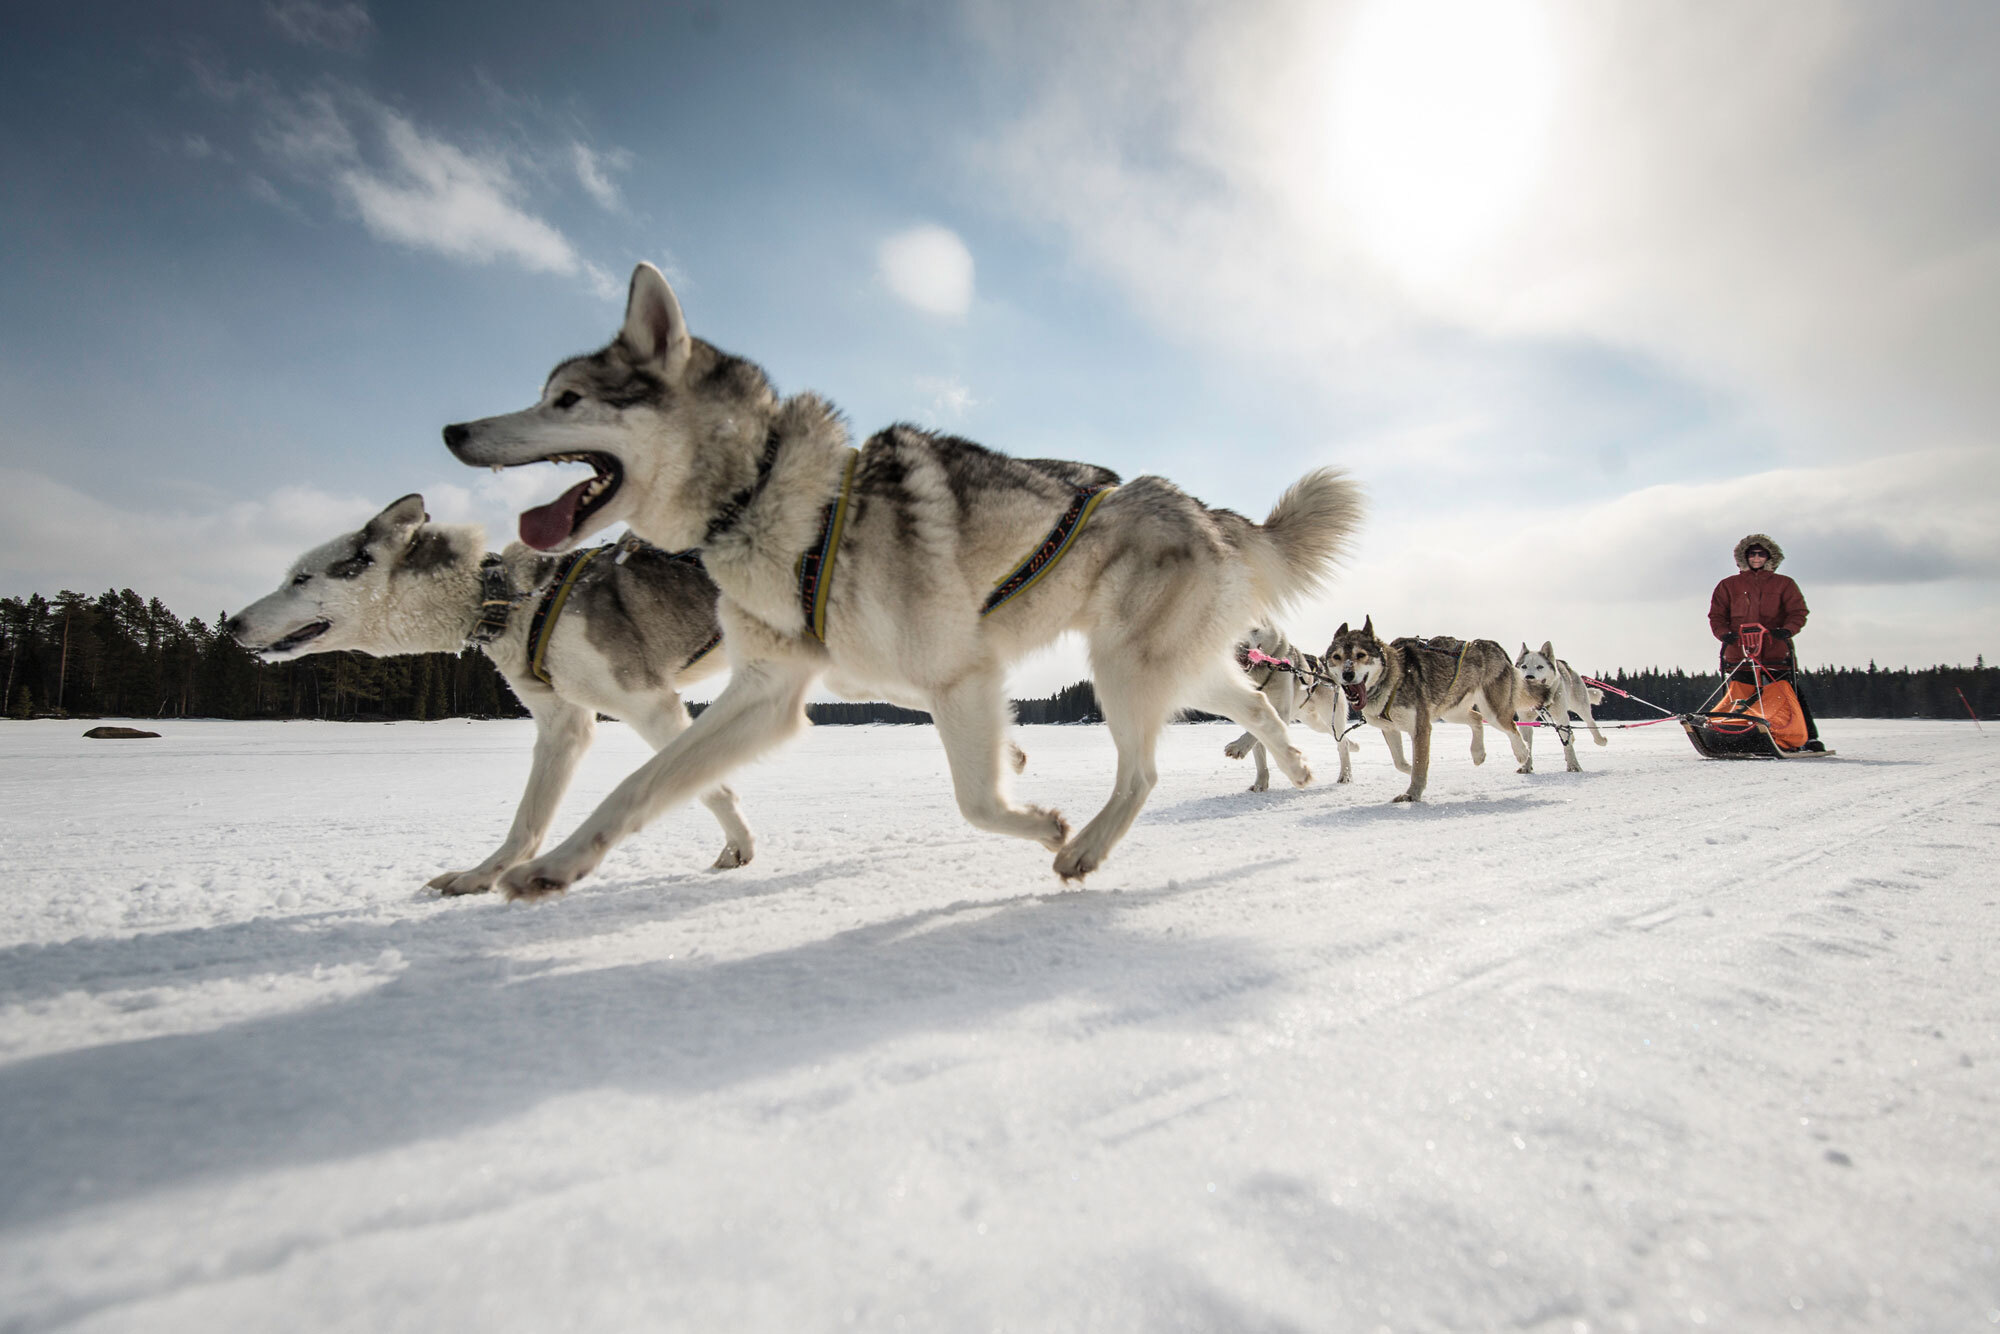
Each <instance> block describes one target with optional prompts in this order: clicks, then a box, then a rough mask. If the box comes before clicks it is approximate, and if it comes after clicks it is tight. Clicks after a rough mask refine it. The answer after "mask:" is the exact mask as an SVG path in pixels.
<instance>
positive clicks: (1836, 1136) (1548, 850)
mask: <svg viewBox="0 0 2000 1334" xmlns="http://www.w3.org/2000/svg"><path fill="white" fill-rule="evenodd" d="M84 726H86V724H77V723H0V873H4V881H5V883H6V885H7V894H6V902H7V904H8V911H7V913H6V915H5V918H4V920H0V1328H3V1329H6V1330H43V1329H52V1328H74V1329H89V1330H120V1331H126V1330H231V1331H234V1330H253V1329H258V1330H354V1331H368V1332H369V1334H380V1332H381V1331H391V1330H412V1331H418V1330H421V1331H440V1330H481V1331H492V1330H500V1331H506V1330H536V1331H547V1330H567V1329H583V1330H612V1329H630V1330H665V1329H673V1330H701V1331H721V1330H783V1331H799V1330H820V1329H838V1328H846V1327H854V1328H860V1329H871V1330H893V1329H911V1330H915V1329H934V1330H953V1331H957V1330H995V1329H1006V1330H1080V1329H1107V1330H1218V1331H1224V1330H1226V1331H1279V1330H1374V1329H1377V1328H1386V1329H1391V1330H1398V1331H1402V1330H1479V1329H1524V1330H1550V1331H1563V1332H1565V1334H1567V1332H1569V1331H1576V1330H1592V1331H1596V1330H1621V1329H1633V1330H1648V1331H1650V1330H1665V1329H1680V1328H1688V1327H1696V1326H1703V1325H1706V1326H1707V1327H1709V1328H1712V1329H1720V1330H1764V1329H1796V1330H1811V1331H1826V1330H1843V1329H1869V1330H1883V1331H1930V1330H1968V1329H1974V1328H1992V1327H1994V1326H1995V1325H2000V1258H1996V1254H1995V1247H1996V1244H2000V985H1996V980H1995V978H1996V973H1995V960H1996V958H2000V950H1996V944H2000V876H1996V874H1995V862H1996V860H2000V837H1996V834H2000V802H1996V800H1995V796H1996V785H2000V736H1996V735H1982V734H1980V733H1978V732H1975V731H1974V730H1973V729H1972V727H1971V726H1970V725H1969V724H1949V723H1928V722H1879V721H1877V722H1855V721H1838V720H1836V721H1830V722H1828V723H1827V725H1826V732H1827V736H1828V740H1829V742H1830V743H1831V744H1832V745H1833V746H1835V747H1836V748H1837V749H1838V750H1839V751H1840V756H1839V758H1837V759H1831V760H1824V761H1812V762H1797V763H1785V764H1780V763H1733V764H1729V763H1716V762H1704V761H1701V760H1699V759H1698V758H1697V757H1696V756H1695V754H1694V753H1693V751H1692V750H1691V748H1690V747H1689V746H1688V744H1687V742H1686V740H1685V739H1684V738H1683V737H1682V736H1681V735H1680V734H1679V732H1678V730H1677V729H1672V728H1670V727H1659V728H1649V729H1644V730H1639V731H1627V732H1621V733H1614V734H1612V744H1611V745H1610V747H1608V748H1607V749H1603V750H1599V749H1597V748H1596V747H1593V746H1590V745H1588V744H1585V745H1583V746H1582V747H1581V748H1580V749H1581V751H1582V757H1583V762H1584V764H1585V765H1586V766H1587V768H1588V772H1585V773H1583V774H1580V775H1571V774H1566V773H1564V772H1563V771H1562V764H1561V757H1560V754H1559V753H1557V752H1556V751H1555V748H1554V747H1553V746H1552V745H1550V744H1549V741H1550V739H1549V738H1546V737H1545V738H1543V742H1542V744H1541V745H1540V746H1539V747H1538V748H1537V749H1538V751H1539V756H1538V758H1539V759H1540V760H1541V762H1542V767H1543V769H1544V772H1541V773H1538V774H1535V775H1532V776H1521V775H1517V774H1515V773H1514V772H1513V766H1512V765H1511V763H1509V762H1507V760H1506V749H1505V747H1504V746H1498V745H1496V746H1495V747H1494V756H1493V758H1492V759H1491V760H1489V761H1488V763H1487V764H1486V765H1485V767H1483V768H1481V769H1474V768H1473V767H1472V765H1471V764H1470V762H1469V761H1468V759H1467V758H1466V755H1465V746H1464V739H1465V733H1464V732H1463V730H1462V729H1456V728H1446V729H1442V730H1441V732H1440V736H1439V740H1438V745H1437V759H1436V763H1435V765H1434V769H1433V775H1432V780H1431V789H1430V799H1429V800H1428V801H1427V802H1426V803H1425V804H1424V805H1422V806H1421V807H1418V808H1415V809H1410V808H1404V807H1392V806H1391V805H1390V804H1389V798H1390V796H1391V795H1392V794H1393V793H1394V792H1396V791H1398V790H1400V785H1401V781H1402V780H1401V779H1400V778H1399V776H1398V775H1396V774H1395V773H1394V772H1393V771H1392V770H1391V769H1390V768H1389V765H1388V761H1387V757H1386V753H1385V751H1384V750H1383V747H1382V745H1381V743H1380V742H1379V741H1378V740H1376V739H1374V738H1373V736H1372V734H1370V735H1369V736H1368V737H1367V738H1366V739H1365V740H1364V747H1363V751H1362V754H1361V755H1360V757H1359V765H1358V769H1357V775H1356V777H1357V781H1356V782H1355V783H1354V784H1353V785H1352V786H1351V787H1339V786H1335V785H1334V784H1333V783H1332V782H1331V781H1330V780H1331V779H1332V777H1333V773H1334V770H1335V768H1336V766H1335V763H1334V757H1333V754H1332V751H1331V746H1330V745H1329V744H1328V743H1327V742H1326V739H1325V738H1323V737H1317V736H1307V737H1305V738H1304V740H1303V741H1302V744H1303V745H1305V746H1306V748H1307V750H1308V753H1309V754H1310V755H1311V756H1312V757H1313V758H1314V761H1315V764H1316V766H1317V768H1318V769H1319V770H1320V771H1321V773H1322V774H1323V775H1324V778H1325V780H1326V781H1324V782H1323V783H1322V784H1316V785H1314V786H1313V787H1311V788H1308V789H1305V790H1303V791H1291V790H1286V791H1274V792H1271V793H1269V794H1263V795H1253V794H1251V793H1248V792H1246V791H1244V790H1243V789H1244V787H1245V786H1246V784H1247V782H1248V779H1249V770H1248V765H1247V764H1245V763H1234V762H1231V761H1228V760H1225V759H1223V758H1222V756H1221V748H1222V744H1223V742H1224V741H1225V740H1226V739H1227V738H1228V737H1229V736H1230V735H1231V734H1232V730H1231V729H1225V728H1223V727H1220V726H1183V727H1176V728H1174V729H1172V730H1171V731H1170V733H1169V735H1168V737H1167V740H1166V743H1165V745H1164V746H1163V750H1162V757H1161V772H1162V781H1161V784H1160V787H1159V789H1158V791H1157V792H1156V793H1155V794H1154V797H1153V801H1152V803H1151V805H1150V806H1149V807H1148V809H1147V810H1146V812H1145V813H1144V814H1143V815H1142V816H1141V817H1140V820H1139V823H1138V824H1137V825H1136V826H1135V828H1134V829H1133V831H1132V834H1131V836H1130V837H1129V838H1128V839H1127V840H1126V841H1125V843H1124V844H1123V845H1121V846H1120V847H1119V848H1118V850H1117V851H1116V853H1115V854H1114V856H1113V859H1112V861H1111V862H1110V864H1109V865H1108V866H1106V867H1105V868H1104V869H1103V870H1102V871H1101V872H1099V873H1098V874H1097V875H1095V876H1093V877H1092V879H1091V881H1090V883H1089V885H1088V887H1087V888H1086V889H1083V890H1080V891H1071V892H1064V891H1063V890H1062V889H1061V888H1060V886H1059V885H1058V884H1057V882H1056V881H1055V880H1054V878H1053V877H1052V876H1051V874H1050V873H1049V870H1048V863H1049V857H1048V854H1046V853H1045V852H1043V851H1041V850H1040V849H1039V848H1035V847H1032V846H1029V845H1026V844H1020V843H1013V842H1009V841H1005V840H1002V839H999V838H996V837H993V836H990V835H985V834H979V833H975V832H973V831H972V830H971V829H969V828H968V827H966V826H965V825H964V824H963V823H962V822H961V821H960V820H959V818H958V816H957V814H956V811H955V809H954V807H953V804H952V801H951V796H950V792H949V785H948V781H947V778H946V770H945V766H944V762H943V757H942V755H941V753H940V751H939V750H938V747H937V744H936V741H935V738H934V736H933V735H932V733H931V731H930V730H929V729H928V728H891V727H872V728H840V727H828V728H820V729H816V730H814V731H812V732H811V733H809V734H808V735H806V736H805V737H803V738H801V739H800V740H799V741H797V742H795V743H793V744H792V745H791V746H790V747H789V748H788V749H786V750H785V751H783V752H781V753H780V755H779V756H778V757H777V758H775V759H773V760H770V761H768V762H766V763H763V764H760V765H758V766H756V767H754V768H751V769H749V770H746V771H744V772H743V773H741V774H740V775H739V776H738V779H737V781H736V787H737V789H738V791H739V792H740V793H741V794H742V797H743V805H744V808H745V810H746V812H747V813H748V815H749V817H750V819H751V821H752V823H753V824H754V825H755V827H756V829H757V832H758V835H759V839H760V841H759V846H758V853H757V860H756V861H755V863H754V864H752V865H751V866H749V867H747V868H745V869H742V870H739V871H734V872H711V871H708V870H706V869H704V868H705V867H706V866H707V864H708V862H709V861H710V859H711V858H712V857H713V856H714V854H715V852H716V851H717V850H718V849H719V847H720V846H721V836H720V834H719V833H718V832H717V831H716V829H715V826H714V824H713V822H712V821H711V820H710V819H709V817H708V815H707V814H706V812H704V811H702V810H700V809H699V808H690V809H688V810H684V811H681V812H677V813H675V814H674V815H672V816H670V817H669V818H667V819H666V820H664V821H662V822H661V823H660V824H658V825H657V826H655V827H654V828H653V829H650V830H648V831H647V832H646V833H645V834H643V835H641V836H640V837H638V838H636V839H634V840H632V841H631V842H629V843H627V844H626V845H624V846H623V847H621V848H619V849H618V850H617V851H616V852H615V853H614V854H613V855H612V857H611V858H610V860H609V861H608V862H607V863H606V865H605V867H604V869H603V872H602V873H601V874H599V875H597V876H595V877H593V878H591V879H589V880H588V881H586V882H585V883H584V884H583V885H581V886H580V887H579V888H578V890H577V891H576V892H574V893H572V894H571V895H570V896H569V897H567V898H565V899H560V900H557V901H554V902H550V903H546V904H541V905H537V906H527V905H519V906H512V907H510V906H508V905H506V904H503V903H500V902H496V901H494V900H492V899H491V898H485V899H475V900H459V901H440V900H438V899H435V898H427V897H424V896H423V895H422V894H420V893H419V892H418V887H419V886H421V885H422V884H423V883H424V881H426V880H427V879H429V878H430V877H431V876H432V875H434V874H436V873H437V872H438V871H440V870H442V869H446V868H453V867H465V866H469V865H471V864H472V863H473V862H474V861H475V860H476V859H477V858H479V857H480V856H482V855H484V854H485V853H486V852H488V851H489V850H490V848H491V847H492V845H493V844H495V843H497V842H498V839H499V836H500V834H501V832H502V830H503V829H504V827H505V825H506V822H507V817H508V815H509V813H510V811H511V808H512V804H513V801H514V798H515V796H516V794H517V790H518V786H519V784H520V781H521V779H522V777H523V776H524V775H525V772H526V767H527V751H528V742H529V730H528V727H527V725H526V724H520V723H480V724H472V723H465V722H448V723H433V724H415V723H405V724H396V725H390V726H380V725H377V726H361V725H345V726H343V725H327V724H313V723H285V724H242V723H166V724H160V725H158V730H160V731H161V732H163V733H165V736H164V737H163V738H162V739H160V740H157V741H86V740H83V739H82V738H81V736H80V735H79V734H80V733H81V732H82V730H83V728H84ZM1020 739H1021V742H1022V744H1023V746H1024V747H1025V748H1026V749H1027V751H1028V753H1029V756H1030V761H1029V766H1028V770H1027V773H1026V774H1025V775H1024V776H1023V777H1022V778H1021V779H1020V780H1019V781H1018V787H1019V788H1020V790H1021V791H1022V792H1023V794H1024V795H1027V796H1029V797H1031V798H1032V799H1034V800H1037V801H1041V802H1053V803H1054V804H1057V805H1059V806H1061V807H1062V808H1063V809H1064V810H1065V811H1067V812H1068V813H1069V814H1071V815H1072V816H1073V817H1078V816H1087V815H1088V814H1089V813H1090V812H1091V811H1093V810H1094V809H1095V808H1096V806H1097V805H1098V804H1099V803H1100V801H1101V799H1102V797H1103V795H1104V794H1105V792H1106V791H1107V790H1108V789H1109V785H1110V779H1111V748H1110V743H1109V740H1108V738H1107V737H1106V735H1105V733H1104V731H1103V729H1101V728H1092V727H1081V728H1050V727H1043V728H1024V729H1022V730H1021V734H1020ZM642 753H643V746H642V745H641V743H639V742H638V740H637V739H636V738H635V737H633V736H632V735H631V734H630V733H628V732H626V731H625V729H623V728H621V727H607V728H606V729H605V733H604V737H603V739H602V740H601V741H600V743H599V746H598V748H597V750H596V752H595V753H594V754H593V755H592V757H591V759H590V760H589V761H588V763H587V765H586V768H585V770H584V772H583V774H582V775H581V777H580V779H579V782H578V785H577V788H576V790H575V791H574V792H573V793H572V796H571V801H570V803H569V805H568V807H567V808H566V810H565V813H564V820H563V827H564V828H566V827H568V825H569V824H571V823H573V822H574V820H575V819H576V818H577V816H578V815H579V814H580V813H581V812H582V811H584V810H585V809H587V805H588V803H589V802H592V801H594V800H595V799H596V798H597V797H599V796H600V795H602V794H603V793H604V792H605V791H607V790H608V789H609V787H610V786H611V785H612V783H614V782H615V781H616V780H617V779H618V778H619V777H620V776H622V774H623V773H625V772H626V771H627V770H629V769H630V768H631V767H632V766H633V765H634V764H635V763H637V762H638V760H639V759H640V758H641V756H642Z"/></svg>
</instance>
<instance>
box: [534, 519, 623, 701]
mask: <svg viewBox="0 0 2000 1334" xmlns="http://www.w3.org/2000/svg"><path fill="white" fill-rule="evenodd" d="M610 549H611V548H610V547H591V548H590V549H589V550H587V551H579V552H577V553H576V554H575V555H574V556H572V557H570V561H569V565H568V566H567V567H566V568H565V569H564V570H563V573H562V578H560V579H559V580H557V581H556V586H555V588H554V589H553V590H551V591H550V593H549V595H548V597H546V598H544V599H543V600H542V605H541V606H540V607H539V608H537V609H536V611H535V627H534V631H533V633H532V636H531V639H530V643H529V645H528V670H529V671H530V672H531V673H533V674H534V677H535V679H536V680H537V681H540V682H541V683H542V684H543V685H554V684H555V682H554V681H552V680H550V679H549V669H548V668H547V667H545V666H544V665H543V663H542V660H543V658H545V657H547V656H548V651H549V641H550V640H551V639H553V638H555V634H556V622H557V621H558V620H560V619H562V612H563V604H564V603H565V602H568V601H569V595H570V590H572V589H573V588H575V587H576V580H577V576H578V575H580V574H582V573H583V570H584V567H585V566H587V565H589V564H590V563H591V562H592V561H593V560H596V559H597V557H598V556H599V555H601V554H602V553H604V552H606V551H609V550H610Z"/></svg>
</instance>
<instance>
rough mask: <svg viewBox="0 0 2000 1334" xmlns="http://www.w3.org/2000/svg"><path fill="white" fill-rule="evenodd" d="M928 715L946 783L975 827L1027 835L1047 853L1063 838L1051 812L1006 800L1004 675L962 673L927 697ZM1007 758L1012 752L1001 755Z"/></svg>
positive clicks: (1063, 829) (1065, 828)
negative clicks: (946, 770) (946, 765)
mask: <svg viewBox="0 0 2000 1334" xmlns="http://www.w3.org/2000/svg"><path fill="white" fill-rule="evenodd" d="M930 706H931V707H930V712H931V719H932V721H933V722H934V723H936V725H937V732H938V740H939V741H940V742H941V743H943V745H944V754H945V759H946V760H947V761H949V762H950V764H951V785H952V790H953V792H954V793H955V794H956V795H957V797H958V809H959V813H960V814H962V815H964V816H965V818H966V821H967V823H969V824H971V825H972V826H973V827H974V828H976V829H985V830H989V831H990V832H992V833H995V834H1009V835H1012V836H1013V837H1015V838H1026V839H1032V840H1033V841H1034V842H1037V843H1039V844H1041V845H1042V846H1043V847H1045V848H1047V849H1048V850H1049V851H1050V852H1055V851H1057V850H1058V849H1060V848H1061V847H1062V845H1063V842H1064V841H1065V840H1066V839H1067V838H1068V837H1069V825H1068V824H1067V823H1066V822H1065V821H1064V820H1063V818H1062V816H1061V815H1059V814H1057V813H1056V812H1055V811H1050V810H1044V809H1042V808H1041V807H1039V806H1016V805H1014V804H1013V803H1012V802H1010V801H1009V800H1008V799H1007V789H1006V778H1005V774H1004V773H1003V771H1002V767H1001V760H1002V752H1003V750H1009V749H1011V750H1012V751H1013V754H1015V755H1018V754H1020V751H1019V749H1018V748H1017V747H1012V746H1011V745H1010V744H1009V743H1008V742H1007V701H1006V697H1005V684H1004V678H1003V677H1001V676H1000V675H998V674H997V673H980V674H978V675H974V676H970V677H966V678H964V679H962V680H960V681H958V682H956V683H955V684H953V685H952V686H950V687H949V688H947V689H945V690H940V691H936V692H934V693H933V694H932V695H931V699H930ZM1007 758H1008V759H1009V760H1011V758H1012V756H1008V757H1007Z"/></svg>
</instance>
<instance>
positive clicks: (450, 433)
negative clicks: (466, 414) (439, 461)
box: [444, 422, 472, 458]
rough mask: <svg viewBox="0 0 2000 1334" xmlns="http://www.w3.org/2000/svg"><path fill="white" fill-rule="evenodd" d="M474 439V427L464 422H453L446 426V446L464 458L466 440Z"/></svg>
mask: <svg viewBox="0 0 2000 1334" xmlns="http://www.w3.org/2000/svg"><path fill="white" fill-rule="evenodd" d="M470 439H472V428H471V427H470V426H467V425H466V424H465V423H464V422H453V423H452V424H451V425H449V426H447V427H445V428H444V447H445V448H446V449H449V450H450V451H451V452H452V453H454V454H457V455H459V457H461V458H463V457H464V453H463V450H464V448H465V442H466V441H468V440H470Z"/></svg>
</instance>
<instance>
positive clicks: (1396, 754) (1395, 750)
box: [1376, 722, 1410, 774]
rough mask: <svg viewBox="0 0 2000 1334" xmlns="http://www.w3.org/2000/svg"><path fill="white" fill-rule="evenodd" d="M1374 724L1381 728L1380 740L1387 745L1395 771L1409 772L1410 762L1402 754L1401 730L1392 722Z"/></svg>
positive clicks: (1400, 772)
mask: <svg viewBox="0 0 2000 1334" xmlns="http://www.w3.org/2000/svg"><path fill="white" fill-rule="evenodd" d="M1376 726H1377V727H1379V728H1381V729H1382V741H1383V743H1384V744H1386V745H1387V746H1388V747H1389V758H1390V759H1391V760H1393V761H1394V762H1395V765H1396V772H1397V773H1399V774H1406V773H1408V772H1410V762H1409V760H1407V759H1405V758H1404V756H1403V734H1402V732H1401V731H1399V730H1398V729H1397V727H1396V725H1395V724H1394V723H1389V722H1382V723H1377V724H1376Z"/></svg>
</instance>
